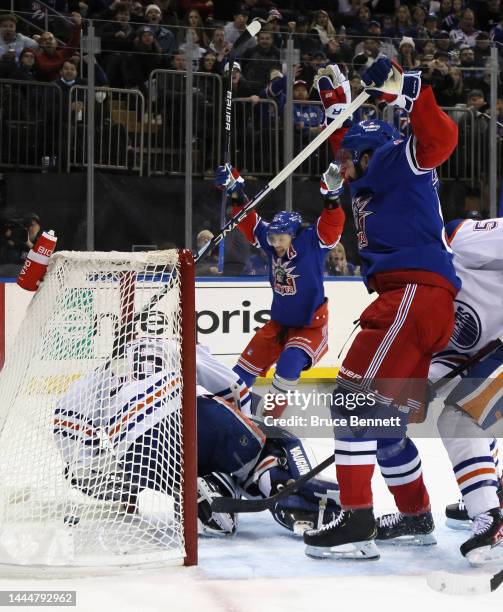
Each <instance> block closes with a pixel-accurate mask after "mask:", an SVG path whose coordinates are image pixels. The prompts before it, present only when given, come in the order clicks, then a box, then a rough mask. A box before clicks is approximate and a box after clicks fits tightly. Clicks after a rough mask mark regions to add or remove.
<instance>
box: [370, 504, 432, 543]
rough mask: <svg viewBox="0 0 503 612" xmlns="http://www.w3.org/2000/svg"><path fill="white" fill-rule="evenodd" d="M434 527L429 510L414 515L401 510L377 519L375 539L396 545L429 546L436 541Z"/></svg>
mask: <svg viewBox="0 0 503 612" xmlns="http://www.w3.org/2000/svg"><path fill="white" fill-rule="evenodd" d="M434 529H435V523H434V522H433V516H432V514H431V512H424V513H423V514H418V515H415V516H410V515H406V514H402V513H401V512H395V513H393V514H384V515H383V516H380V517H379V518H378V519H377V538H376V540H377V541H378V542H387V543H389V544H395V545H398V546H431V545H432V544H436V543H437V540H436V539H435V536H434V535H433V530H434Z"/></svg>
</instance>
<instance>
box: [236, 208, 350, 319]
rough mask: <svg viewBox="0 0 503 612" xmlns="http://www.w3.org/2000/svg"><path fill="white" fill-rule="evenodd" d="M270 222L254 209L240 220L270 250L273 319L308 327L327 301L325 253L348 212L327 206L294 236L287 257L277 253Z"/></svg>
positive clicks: (249, 235) (336, 238)
mask: <svg viewBox="0 0 503 612" xmlns="http://www.w3.org/2000/svg"><path fill="white" fill-rule="evenodd" d="M267 226H268V223H266V222H265V221H263V220H262V219H261V218H260V217H259V216H258V215H257V213H256V212H255V211H253V212H252V213H250V215H248V217H246V219H245V220H244V221H242V222H241V223H240V224H239V229H240V230H241V231H242V232H243V233H244V235H245V236H246V238H247V239H248V240H249V241H250V242H251V243H252V244H254V245H255V246H258V247H261V248H262V249H264V251H265V252H266V254H267V257H268V260H269V281H270V283H271V287H272V290H273V300H272V306H271V318H272V320H273V321H276V323H279V324H280V325H285V326H288V327H304V326H306V325H309V324H311V322H312V320H313V315H314V313H315V311H316V309H317V308H318V307H319V306H321V304H322V303H323V302H324V301H325V291H324V288H323V270H324V263H325V257H326V255H327V253H328V251H329V250H330V249H333V248H334V247H335V245H336V244H337V243H338V242H339V238H340V236H341V233H342V228H343V226H344V212H343V211H342V209H340V208H336V209H334V210H327V209H325V210H324V211H323V212H322V214H321V215H320V217H319V219H318V221H317V222H316V223H315V224H313V225H310V226H309V227H307V228H306V229H305V230H304V231H302V232H300V233H299V234H298V235H297V236H296V237H295V238H294V239H293V241H292V244H291V245H290V248H289V250H288V252H287V253H286V254H285V255H284V256H283V257H277V255H276V252H275V250H274V248H273V247H272V246H271V245H270V244H269V242H268V241H267Z"/></svg>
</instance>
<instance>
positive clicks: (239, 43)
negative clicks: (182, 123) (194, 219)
mask: <svg viewBox="0 0 503 612" xmlns="http://www.w3.org/2000/svg"><path fill="white" fill-rule="evenodd" d="M261 27H262V25H261V23H260V21H252V22H251V23H250V24H249V25H247V26H246V29H245V31H244V32H243V33H242V34H241V36H240V37H239V38H238V39H237V40H236V42H235V43H234V45H233V46H232V49H231V50H230V51H229V53H228V54H227V66H228V70H227V74H226V75H225V79H224V83H225V96H224V100H223V111H224V112H223V117H222V119H223V121H222V123H223V126H224V142H223V147H224V155H223V162H224V166H226V165H227V164H229V163H230V162H231V135H232V131H231V128H232V70H233V67H234V61H235V60H236V57H238V55H239V53H240V51H241V50H242V49H243V47H244V45H245V44H246V43H247V42H248V41H249V40H250V39H251V38H252V37H253V36H256V35H257V34H258V33H259V32H260V29H261ZM226 208H227V192H226V190H225V189H224V190H223V192H222V202H221V205H220V227H223V225H224V223H225V209H226ZM219 246H220V249H219V256H218V260H219V261H218V263H219V267H218V269H219V271H220V272H221V271H222V270H220V264H221V263H222V264H223V246H224V243H223V242H221V243H220V245H219Z"/></svg>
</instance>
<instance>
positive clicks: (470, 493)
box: [377, 218, 503, 565]
mask: <svg viewBox="0 0 503 612" xmlns="http://www.w3.org/2000/svg"><path fill="white" fill-rule="evenodd" d="M446 233H447V237H448V240H449V243H450V246H451V248H452V251H453V254H454V259H453V261H454V267H455V269H456V274H457V275H458V277H459V278H460V279H461V281H462V287H461V290H460V292H459V293H458V295H457V296H456V299H455V303H454V304H455V311H456V313H455V324H454V331H453V333H452V335H451V338H450V341H449V344H448V345H447V347H446V349H445V350H443V351H441V352H439V353H437V354H436V355H435V356H434V357H433V360H432V363H431V366H430V372H429V379H430V380H431V381H432V382H434V381H436V380H438V379H440V378H443V377H444V376H446V375H447V374H448V373H449V371H450V370H452V369H453V368H454V367H456V366H458V365H459V364H460V363H462V362H463V361H464V360H465V359H466V358H467V357H470V356H472V355H473V354H475V353H476V352H477V351H478V350H480V349H481V348H482V347H484V346H486V345H487V344H488V342H490V341H491V340H494V339H496V338H498V337H500V336H501V335H502V334H503V308H502V297H503V293H502V288H503V248H502V247H503V218H499V219H487V220H482V221H475V220H471V219H466V220H457V221H451V222H449V223H448V224H447V225H446ZM502 379H503V349H501V348H500V349H498V350H496V351H495V352H494V353H492V354H491V355H489V356H488V357H486V358H485V359H483V360H481V361H480V362H478V363H476V364H474V365H472V366H471V367H470V368H469V369H468V370H467V371H466V372H464V373H463V376H458V377H457V378H456V379H453V382H452V383H450V384H449V386H448V387H446V388H447V392H444V393H443V395H442V400H443V403H444V408H443V410H442V413H441V414H440V417H439V419H438V429H439V432H440V435H441V437H442V440H443V443H444V445H445V448H446V450H447V453H448V455H449V458H450V460H451V463H452V466H453V470H454V475H455V477H456V480H457V482H458V485H459V489H460V491H461V495H462V501H461V502H460V503H459V504H451V505H450V506H448V507H447V508H446V515H447V524H448V525H449V526H452V527H454V528H458V529H460V528H465V527H468V528H469V527H471V528H472V534H471V536H470V537H469V538H468V540H467V541H466V542H464V543H463V545H462V546H461V553H462V555H463V556H464V557H466V558H467V559H468V561H469V562H470V563H472V564H475V565H478V564H481V563H485V562H490V561H494V560H495V559H503V518H502V514H501V512H502V511H501V507H503V491H502V484H501V476H500V474H499V467H498V459H497V450H498V449H497V441H496V439H495V438H494V437H492V436H489V435H488V434H487V433H485V432H486V430H487V429H489V428H494V427H496V428H498V429H499V430H500V431H501V425H502V424H503V421H501V419H502V415H503V382H502ZM404 518H405V517H403V515H401V514H400V513H397V514H395V515H388V516H387V517H381V519H380V520H379V526H378V536H377V539H378V540H392V539H395V538H402V537H405V538H406V537H410V536H411V533H410V531H409V529H408V527H410V526H409V525H408V524H407V521H406V520H404Z"/></svg>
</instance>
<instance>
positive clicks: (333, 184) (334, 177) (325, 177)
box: [320, 162, 344, 200]
mask: <svg viewBox="0 0 503 612" xmlns="http://www.w3.org/2000/svg"><path fill="white" fill-rule="evenodd" d="M343 191H344V177H343V176H342V174H341V168H340V166H339V165H338V164H336V163H335V162H332V163H331V164H330V166H328V168H327V170H326V171H325V172H324V173H323V174H322V175H321V179H320V192H321V195H322V196H323V197H324V198H327V199H329V200H331V199H332V198H336V197H338V196H340V195H341V194H342V193H343Z"/></svg>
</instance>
